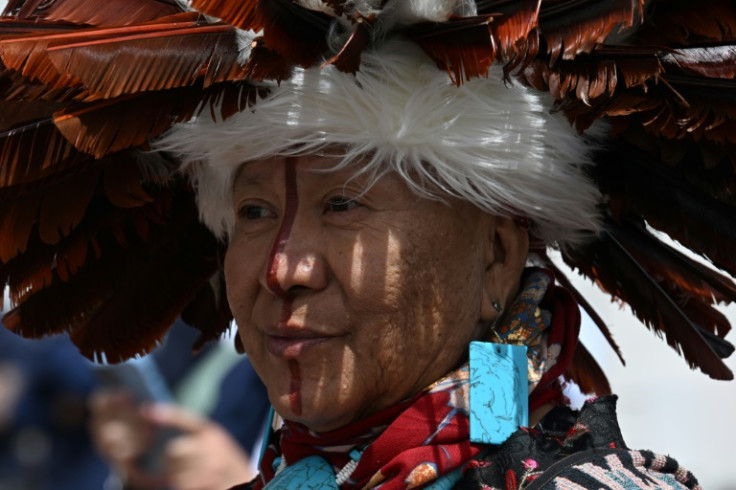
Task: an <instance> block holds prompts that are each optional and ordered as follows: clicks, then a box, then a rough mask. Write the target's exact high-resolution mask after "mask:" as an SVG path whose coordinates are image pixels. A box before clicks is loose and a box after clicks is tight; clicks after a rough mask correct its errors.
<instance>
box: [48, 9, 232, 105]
mask: <svg viewBox="0 0 736 490" xmlns="http://www.w3.org/2000/svg"><path fill="white" fill-rule="evenodd" d="M155 27H156V29H155V30H153V32H143V33H135V34H131V35H127V36H126V35H124V36H118V37H113V38H105V39H95V40H92V41H85V42H80V43H76V44H64V45H59V44H58V43H57V44H56V45H55V46H54V47H52V48H50V49H49V51H48V56H49V58H50V59H51V60H52V61H53V63H54V65H55V66H56V68H57V69H58V70H59V71H60V72H62V73H69V74H72V75H73V76H75V77H77V78H78V79H79V80H81V81H82V83H83V84H84V86H85V88H86V89H87V90H89V91H90V92H92V93H93V94H94V95H95V96H96V97H102V98H106V99H107V98H113V97H118V96H120V95H123V94H131V93H139V92H143V91H151V90H162V89H168V88H176V87H183V86H189V85H192V84H194V83H195V81H197V80H203V81H204V86H205V87H207V86H209V85H211V84H214V83H218V82H222V81H229V80H242V79H244V78H245V76H246V71H245V70H244V69H243V67H241V66H240V65H239V64H238V62H237V58H238V50H237V39H236V33H235V31H234V30H233V29H232V27H230V26H226V25H222V24H221V25H202V26H196V27H190V26H188V25H185V26H184V27H182V26H180V25H177V24H176V23H171V24H168V25H160V26H155ZM111 66H115V67H118V69H115V70H112V69H110V67H111Z"/></svg>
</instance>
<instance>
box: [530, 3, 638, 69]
mask: <svg viewBox="0 0 736 490" xmlns="http://www.w3.org/2000/svg"><path fill="white" fill-rule="evenodd" d="M548 3H550V4H551V5H550V6H547V5H548ZM637 14H639V15H641V5H640V4H639V2H638V1H637V0H612V1H609V2H600V1H597V0H567V1H562V2H542V7H541V9H540V13H539V24H540V27H541V31H542V36H543V38H544V40H545V41H546V43H547V51H548V53H549V55H550V64H551V65H554V64H555V63H556V62H557V60H558V58H560V57H561V58H562V59H563V60H570V59H573V58H575V57H576V56H577V55H579V54H581V53H589V52H591V51H592V50H593V48H594V47H595V46H596V45H597V44H600V43H603V42H604V41H605V40H606V37H608V35H609V34H610V33H611V31H612V30H613V29H614V28H616V27H620V28H622V29H623V28H627V27H631V26H632V25H633V24H634V21H635V18H636V15H637Z"/></svg>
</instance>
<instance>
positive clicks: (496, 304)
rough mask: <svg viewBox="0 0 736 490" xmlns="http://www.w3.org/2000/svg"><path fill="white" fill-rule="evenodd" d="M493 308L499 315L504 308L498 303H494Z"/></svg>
mask: <svg viewBox="0 0 736 490" xmlns="http://www.w3.org/2000/svg"><path fill="white" fill-rule="evenodd" d="M491 306H493V309H494V310H496V311H497V312H499V313H501V311H502V310H503V306H501V303H499V302H498V301H494V302H493V303H491Z"/></svg>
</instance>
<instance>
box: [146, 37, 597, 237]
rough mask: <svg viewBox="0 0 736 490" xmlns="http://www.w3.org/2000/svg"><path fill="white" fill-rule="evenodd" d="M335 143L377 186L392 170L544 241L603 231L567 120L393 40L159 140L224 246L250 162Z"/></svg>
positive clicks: (496, 74)
mask: <svg viewBox="0 0 736 490" xmlns="http://www.w3.org/2000/svg"><path fill="white" fill-rule="evenodd" d="M336 146H339V147H340V148H343V149H344V150H345V155H344V157H343V158H342V160H341V162H340V165H348V164H350V163H352V162H355V161H358V160H363V162H364V163H362V165H363V166H362V171H363V172H368V173H369V175H371V176H372V177H373V178H380V175H382V174H383V173H385V172H397V173H398V174H400V175H401V176H402V177H403V178H404V179H405V180H406V182H407V184H408V185H409V186H410V187H411V188H412V189H413V190H414V191H415V192H416V193H417V194H419V195H422V196H425V197H427V198H433V199H442V198H443V196H444V197H446V196H448V195H451V196H456V197H460V198H463V199H466V200H468V201H471V202H473V203H475V204H476V205H477V206H478V207H480V208H482V209H484V210H486V211H488V212H490V213H495V214H501V215H514V216H516V215H521V216H526V217H528V218H530V219H531V220H532V221H533V223H534V226H535V232H536V234H537V235H538V236H539V237H540V238H542V239H543V240H545V241H546V242H547V243H550V244H553V243H561V244H564V243H574V242H575V241H577V240H579V239H580V238H581V237H582V236H584V235H585V234H586V232H587V233H589V232H590V231H596V230H597V229H598V227H599V216H598V213H597V204H598V200H599V193H598V190H597V188H596V187H595V186H594V185H593V184H592V182H590V181H589V180H588V179H587V178H586V177H585V175H584V174H583V172H582V167H583V166H584V165H585V164H586V163H587V162H588V152H589V150H590V149H589V148H588V147H587V146H586V144H585V142H584V140H583V138H581V137H580V136H579V135H577V134H576V133H575V132H574V130H573V129H572V128H571V127H570V125H569V124H568V123H567V121H566V120H565V119H564V118H563V117H562V116H560V115H556V114H550V113H549V112H548V111H547V110H546V108H545V104H543V103H542V100H541V99H540V97H539V96H538V95H536V94H534V93H532V92H531V91H530V90H528V89H526V88H525V87H522V86H519V85H506V84H504V82H503V81H502V76H501V73H500V68H498V69H496V68H493V69H492V71H491V73H490V74H489V77H488V78H479V79H473V80H470V81H468V82H466V83H464V84H463V85H461V86H460V87H456V86H454V85H453V84H452V83H451V81H450V79H449V77H448V75H447V73H445V72H442V71H440V70H438V69H437V66H436V64H435V63H434V62H433V61H431V60H430V59H429V58H428V57H427V56H426V55H425V54H424V53H423V52H422V51H421V50H420V49H419V48H418V47H417V46H416V45H415V44H413V43H411V42H408V41H405V40H400V39H392V40H390V41H388V42H387V43H386V44H384V45H383V46H382V47H381V48H380V49H379V50H378V51H369V52H365V53H364V54H363V57H362V64H361V68H360V70H359V72H358V73H357V75H355V76H354V75H350V74H345V73H342V72H340V71H338V70H337V69H336V68H335V67H333V66H329V67H326V68H324V69H320V68H319V67H315V68H310V69H307V70H301V69H300V70H297V72H296V74H295V76H293V77H292V78H291V79H290V80H288V81H284V82H282V83H281V85H280V86H275V85H274V86H273V87H272V92H271V94H270V95H269V96H267V97H266V98H264V99H262V100H259V101H258V102H257V103H256V104H255V105H254V106H253V107H251V108H249V109H248V110H246V111H244V112H242V113H239V114H237V115H235V116H233V117H231V118H230V119H228V120H227V121H224V122H222V121H219V122H218V121H213V120H211V119H209V117H208V116H207V115H206V114H205V115H203V117H201V118H200V119H198V120H196V121H193V122H190V123H187V124H181V125H179V126H177V127H176V128H175V129H174V130H173V131H172V132H170V133H169V134H168V135H167V136H165V137H164V138H163V139H162V140H161V141H160V142H159V143H158V147H159V148H160V149H165V150H168V151H174V152H176V153H177V154H178V155H179V156H180V157H181V158H182V160H183V161H184V162H185V165H186V167H187V168H186V170H187V171H188V172H190V173H191V174H192V176H193V179H194V182H195V185H196V186H197V189H198V199H199V206H200V212H201V216H202V220H203V221H204V222H205V223H206V224H207V225H208V226H209V227H210V228H211V229H212V230H213V231H214V232H215V233H216V234H217V235H218V236H219V237H221V238H223V239H227V236H228V233H229V230H231V227H232V224H233V216H232V207H231V202H230V200H231V184H232V176H233V174H234V172H235V170H236V169H237V168H238V167H239V166H241V165H242V164H244V163H247V162H248V161H255V160H261V159H265V158H268V157H271V156H275V155H295V154H307V153H313V152H317V151H323V150H326V149H328V148H330V147H336Z"/></svg>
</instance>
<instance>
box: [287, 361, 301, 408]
mask: <svg viewBox="0 0 736 490" xmlns="http://www.w3.org/2000/svg"><path fill="white" fill-rule="evenodd" d="M289 372H290V373H291V386H290V390H289V408H291V411H292V413H294V415H301V414H302V375H301V373H300V372H299V363H298V362H297V361H296V360H294V359H292V360H290V361H289Z"/></svg>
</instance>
